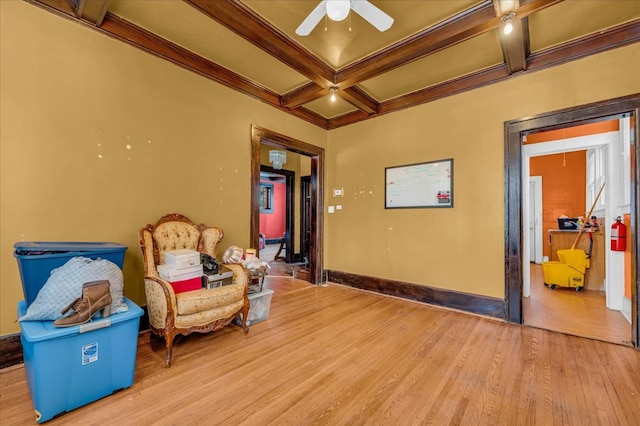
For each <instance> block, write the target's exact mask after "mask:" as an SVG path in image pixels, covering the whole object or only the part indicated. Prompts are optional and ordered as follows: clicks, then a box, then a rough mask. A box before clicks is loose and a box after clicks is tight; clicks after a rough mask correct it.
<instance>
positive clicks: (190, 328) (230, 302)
mask: <svg viewBox="0 0 640 426" xmlns="http://www.w3.org/2000/svg"><path fill="white" fill-rule="evenodd" d="M223 236H224V233H223V231H222V229H220V228H216V227H208V226H205V225H203V224H200V225H195V224H193V223H192V222H191V221H190V220H189V218H187V217H186V216H183V215H180V214H176V213H172V214H167V215H165V216H163V217H162V218H160V220H158V222H157V223H155V224H153V225H147V226H145V227H144V228H142V229H141V230H140V233H139V239H140V247H141V249H142V260H143V264H144V286H145V294H146V297H147V309H148V313H149V326H150V328H151V331H152V332H153V333H154V334H156V335H159V336H163V337H164V339H165V342H166V347H167V352H166V357H165V365H166V366H167V367H169V366H171V353H172V349H173V339H174V337H175V336H177V335H187V334H190V333H193V332H200V333H206V332H209V331H214V330H218V329H220V328H222V327H224V326H226V325H228V324H229V323H231V321H232V320H233V319H234V318H235V317H236V316H237V315H238V314H240V313H242V328H243V330H244V333H245V334H246V333H247V332H248V331H249V329H248V327H247V324H246V320H247V316H248V313H249V298H248V297H247V289H248V276H247V274H246V270H245V269H244V268H243V266H242V265H241V264H223V263H220V265H221V266H222V265H224V266H226V267H227V268H229V269H231V270H232V271H233V273H234V274H233V275H234V276H233V281H232V283H231V284H229V285H225V286H222V287H217V288H213V289H206V288H202V289H198V290H192V291H186V292H183V293H178V294H176V293H175V292H174V291H173V287H172V286H171V284H170V283H169V282H167V281H165V280H164V279H162V278H161V277H160V275H159V273H158V271H157V269H156V266H157V265H161V264H163V263H164V258H165V252H166V251H169V250H179V249H189V250H196V251H199V252H201V253H206V254H209V255H210V256H213V257H215V250H216V247H217V246H218V243H220V241H221V240H222V238H223Z"/></svg>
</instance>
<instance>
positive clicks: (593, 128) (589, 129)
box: [524, 120, 619, 145]
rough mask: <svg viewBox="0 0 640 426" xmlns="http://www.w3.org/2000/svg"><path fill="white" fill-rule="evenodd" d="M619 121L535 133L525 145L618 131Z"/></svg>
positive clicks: (528, 136) (528, 138)
mask: <svg viewBox="0 0 640 426" xmlns="http://www.w3.org/2000/svg"><path fill="white" fill-rule="evenodd" d="M618 127H619V126H618V120H610V121H600V122H598V123H591V124H584V125H582V126H575V127H567V128H565V129H558V130H551V131H548V132H540V133H533V134H530V135H527V141H526V142H524V144H525V145H527V144H532V143H540V142H549V141H557V140H560V139H568V138H577V137H579V136H587V135H595V134H596V133H607V132H617V131H618Z"/></svg>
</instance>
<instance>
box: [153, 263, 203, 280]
mask: <svg viewBox="0 0 640 426" xmlns="http://www.w3.org/2000/svg"><path fill="white" fill-rule="evenodd" d="M157 269H158V273H159V274H160V277H161V278H162V279H164V280H167V281H170V282H174V281H184V280H190V279H192V278H200V277H201V276H202V274H203V272H202V265H196V266H188V267H186V268H175V267H173V265H167V264H166V263H165V264H164V265H158V268H157Z"/></svg>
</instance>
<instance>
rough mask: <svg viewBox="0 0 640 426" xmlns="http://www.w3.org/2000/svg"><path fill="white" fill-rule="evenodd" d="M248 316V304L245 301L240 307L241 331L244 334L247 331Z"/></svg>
mask: <svg viewBox="0 0 640 426" xmlns="http://www.w3.org/2000/svg"><path fill="white" fill-rule="evenodd" d="M248 316H249V305H248V304H246V303H245V305H244V306H243V307H242V331H244V334H247V333H248V332H249V327H247V317H248Z"/></svg>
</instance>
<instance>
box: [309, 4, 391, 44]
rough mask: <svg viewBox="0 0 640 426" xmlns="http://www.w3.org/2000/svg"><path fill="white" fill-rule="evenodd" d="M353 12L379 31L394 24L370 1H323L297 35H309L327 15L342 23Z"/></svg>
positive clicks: (389, 17)
mask: <svg viewBox="0 0 640 426" xmlns="http://www.w3.org/2000/svg"><path fill="white" fill-rule="evenodd" d="M351 10H353V11H354V12H356V13H357V14H358V15H360V16H362V18H364V19H365V20H366V21H367V22H369V23H370V24H371V25H373V26H374V27H376V28H377V29H378V30H379V31H386V30H388V29H389V28H391V24H393V18H392V17H391V16H389V15H387V14H386V13H384V12H383V11H382V10H380V9H378V8H377V7H376V6H374V5H373V4H371V3H370V2H369V1H368V0H322V1H321V2H320V3H319V4H318V5H317V6H316V7H315V9H313V10H312V11H311V13H310V14H309V16H307V17H306V18H305V20H304V21H302V24H300V26H299V27H298V29H297V30H296V34H298V35H299V36H306V35H309V34H310V33H311V31H313V29H314V28H315V27H316V25H318V22H320V20H321V19H322V18H323V17H324V15H327V16H328V17H329V19H331V20H333V21H342V20H343V19H345V18H346V17H347V16H349V12H350V11H351Z"/></svg>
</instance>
